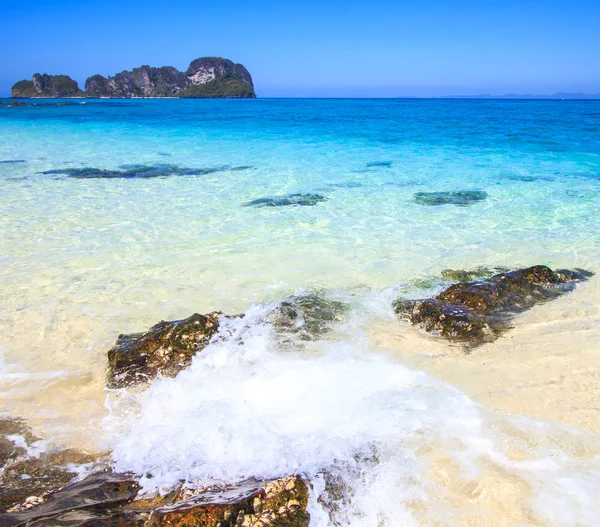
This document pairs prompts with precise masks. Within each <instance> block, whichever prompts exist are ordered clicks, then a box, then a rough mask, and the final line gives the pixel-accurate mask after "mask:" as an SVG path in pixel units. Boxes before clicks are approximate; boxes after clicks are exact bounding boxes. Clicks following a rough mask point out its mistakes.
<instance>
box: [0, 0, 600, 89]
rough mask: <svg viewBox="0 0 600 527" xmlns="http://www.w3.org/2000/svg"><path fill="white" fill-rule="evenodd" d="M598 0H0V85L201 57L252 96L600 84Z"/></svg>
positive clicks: (80, 79)
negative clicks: (240, 76) (247, 83)
mask: <svg viewBox="0 0 600 527" xmlns="http://www.w3.org/2000/svg"><path fill="white" fill-rule="evenodd" d="M599 28H600V0H593V1H592V0H561V1H558V0H537V1H533V0H502V1H497V0H477V1H476V0H421V1H403V0H371V1H366V0H361V1H358V0H343V1H342V0H329V1H328V0H320V1H317V0H297V1H286V0H279V1H275V0H269V1H267V0H212V1H211V2H205V1H203V0H160V1H156V0H144V1H138V0H120V1H116V0H102V1H97V0H88V1H83V2H82V1H81V0H44V1H41V0H28V1H27V2H14V1H12V0H0V46H1V49H2V52H1V57H2V58H1V59H0V96H8V95H9V94H10V87H11V86H12V84H14V83H15V82H16V81H18V80H21V79H31V77H32V76H33V74H34V73H49V74H67V75H70V76H71V77H73V78H74V79H75V80H77V81H78V82H79V85H80V87H83V85H84V83H85V79H86V78H87V77H88V76H90V75H93V74H95V73H100V74H102V75H110V74H114V73H116V72H119V71H122V70H124V69H131V68H133V67H137V66H141V65H142V64H148V65H151V66H166V65H172V66H175V67H177V68H179V69H181V70H185V69H187V66H188V64H189V63H190V62H191V61H192V60H193V59H195V58H197V57H201V56H221V57H226V58H229V59H231V60H233V61H234V62H240V63H242V64H244V65H245V66H246V67H247V68H248V70H249V71H250V73H251V74H252V77H253V79H254V84H255V88H256V92H257V95H258V96H259V97H402V96H417V97H431V96H444V95H474V94H482V93H489V94H493V95H500V94H504V93H536V94H551V93H556V92H586V93H600V29H599Z"/></svg>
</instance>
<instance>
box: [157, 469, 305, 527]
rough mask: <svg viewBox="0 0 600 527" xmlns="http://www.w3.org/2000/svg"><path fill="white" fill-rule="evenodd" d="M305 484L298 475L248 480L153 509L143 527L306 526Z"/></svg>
mask: <svg viewBox="0 0 600 527" xmlns="http://www.w3.org/2000/svg"><path fill="white" fill-rule="evenodd" d="M307 505H308V485H307V484H306V482H305V481H304V480H303V479H302V478H300V477H299V476H290V477H287V478H281V479H277V480H274V481H269V482H264V481H263V482H260V481H256V480H248V481H244V482H242V483H239V484H237V485H233V486H230V487H223V488H220V489H216V490H207V491H204V492H201V493H199V494H197V495H195V496H193V497H191V498H189V499H187V500H185V501H182V502H178V503H175V504H173V505H170V506H168V507H160V508H158V509H155V510H154V511H153V512H152V514H151V516H150V519H149V520H148V522H147V527H155V526H156V527H158V526H162V525H169V526H171V527H188V526H190V527H191V526H198V527H200V526H201V527H233V526H234V525H239V526H243V527H268V526H271V527H307V526H308V524H309V522H310V515H309V514H308V512H306V507H307Z"/></svg>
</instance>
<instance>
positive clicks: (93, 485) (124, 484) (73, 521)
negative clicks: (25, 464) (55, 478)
mask: <svg viewBox="0 0 600 527" xmlns="http://www.w3.org/2000/svg"><path fill="white" fill-rule="evenodd" d="M139 488H140V487H139V485H138V483H137V482H136V481H135V480H134V479H133V478H132V477H131V475H126V474H113V473H109V472H101V473H98V474H92V475H91V476H88V477H87V478H85V479H83V480H81V481H77V482H75V483H71V484H70V485H67V486H65V487H64V488H62V489H60V490H57V491H56V492H53V493H52V494H50V495H49V496H47V498H46V499H45V501H44V502H43V503H41V504H40V505H37V506H34V507H32V508H30V509H25V510H21V511H18V512H9V513H5V514H1V515H0V525H1V526H2V527H20V526H25V525H27V526H28V527H33V526H36V527H38V526H40V527H41V526H50V525H52V526H62V525H64V526H67V525H71V526H83V525H89V526H90V527H91V526H92V525H94V526H98V527H100V526H104V525H106V526H109V525H113V526H117V525H122V526H129V525H139V526H140V527H141V526H142V525H143V523H142V522H141V520H142V518H141V516H140V515H139V514H138V513H137V512H135V511H127V510H115V509H117V508H119V507H122V506H123V505H126V504H128V503H129V502H131V501H132V500H133V499H134V498H135V497H136V495H137V493H138V490H139Z"/></svg>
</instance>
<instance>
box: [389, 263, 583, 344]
mask: <svg viewBox="0 0 600 527" xmlns="http://www.w3.org/2000/svg"><path fill="white" fill-rule="evenodd" d="M591 275H592V273H590V272H589V271H585V270H583V269H575V270H568V269H559V270H557V271H556V272H554V271H552V270H551V269H550V268H549V267H546V266H544V265H536V266H533V267H528V268H526V269H519V270H517V271H511V272H507V273H500V274H496V275H494V276H492V277H490V278H488V279H486V280H479V281H475V282H460V283H457V284H454V285H451V286H450V287H448V288H446V289H445V290H443V291H442V292H441V293H440V294H439V295H437V296H435V297H434V298H431V299H425V300H406V299H399V300H397V301H396V302H394V305H393V307H394V310H395V311H396V313H397V314H398V315H400V316H403V317H404V318H407V319H408V320H410V322H411V323H412V324H414V325H417V326H419V327H422V328H423V329H424V330H425V331H428V332H432V333H436V334H439V335H441V336H442V337H445V338H447V339H449V340H452V341H456V342H464V343H467V344H469V345H473V346H475V345H479V344H482V343H484V342H489V341H492V340H494V339H495V338H497V337H498V336H499V335H500V334H501V333H502V332H503V331H506V330H507V329H509V328H510V322H511V319H512V318H513V317H514V316H515V315H516V314H518V313H521V312H523V311H525V310H527V309H530V308H532V307H533V306H534V305H536V304H540V303H543V302H547V301H549V300H552V299H554V298H557V297H559V296H560V295H562V294H564V293H567V292H568V291H572V290H573V289H574V287H575V284H576V283H577V282H581V281H584V280H587V279H588V278H589V277H590V276H591Z"/></svg>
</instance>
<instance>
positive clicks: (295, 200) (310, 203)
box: [244, 194, 327, 207]
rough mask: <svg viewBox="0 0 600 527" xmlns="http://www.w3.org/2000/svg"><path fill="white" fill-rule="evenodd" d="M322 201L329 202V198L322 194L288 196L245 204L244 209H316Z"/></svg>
mask: <svg viewBox="0 0 600 527" xmlns="http://www.w3.org/2000/svg"><path fill="white" fill-rule="evenodd" d="M322 201H327V198H326V197H325V196H321V195H320V194H288V195H286V196H273V197H270V198H258V199H254V200H252V201H249V202H247V203H244V207H289V206H300V207H314V206H315V205H316V204H317V203H321V202H322Z"/></svg>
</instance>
